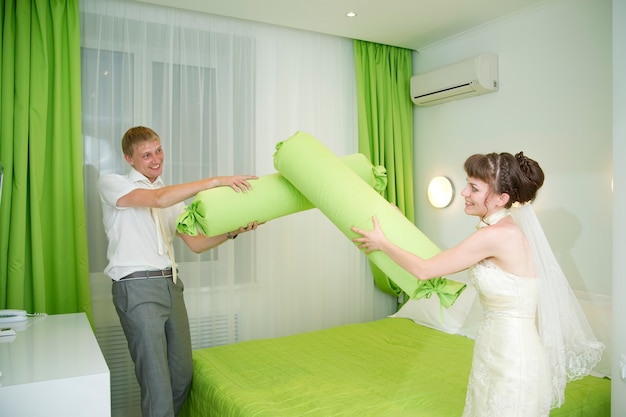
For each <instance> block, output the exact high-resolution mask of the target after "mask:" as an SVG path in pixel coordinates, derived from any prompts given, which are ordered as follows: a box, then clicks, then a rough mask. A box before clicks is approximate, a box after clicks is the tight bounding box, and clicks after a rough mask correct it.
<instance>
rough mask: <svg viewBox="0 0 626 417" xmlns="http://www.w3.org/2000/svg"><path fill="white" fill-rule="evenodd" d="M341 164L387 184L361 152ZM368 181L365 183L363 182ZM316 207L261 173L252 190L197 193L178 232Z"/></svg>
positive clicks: (214, 229)
mask: <svg viewBox="0 0 626 417" xmlns="http://www.w3.org/2000/svg"><path fill="white" fill-rule="evenodd" d="M339 163H340V164H342V165H343V167H345V168H346V169H347V170H348V171H350V172H351V173H353V174H354V175H355V176H357V178H359V180H360V181H361V182H362V183H363V184H365V185H366V186H368V187H370V188H372V187H374V188H375V189H377V190H379V191H380V192H382V190H384V188H385V187H386V186H387V176H386V173H385V169H384V168H383V167H373V166H372V164H371V163H370V162H369V160H368V159H367V158H366V157H365V155H363V154H358V153H357V154H353V155H348V156H345V157H343V158H341V160H340V162H339ZM366 181H367V182H366ZM314 207H315V206H314V205H313V204H311V202H310V201H309V200H308V199H307V198H306V197H304V196H303V195H302V193H300V192H299V191H298V190H297V189H296V188H294V186H293V185H292V184H291V183H290V182H289V181H287V180H286V179H285V178H283V177H282V176H281V175H280V174H278V173H275V174H270V175H265V176H261V177H259V178H258V179H256V180H253V181H252V189H250V190H248V191H247V192H245V193H243V192H235V190H233V189H232V188H231V187H216V188H211V189H209V190H206V191H202V192H200V193H198V194H197V195H196V196H195V198H194V200H193V201H192V203H191V204H190V205H189V206H188V207H187V208H186V210H185V212H183V213H182V214H181V215H180V216H178V219H177V226H176V229H177V230H178V232H180V233H184V234H187V235H191V236H196V235H197V234H198V231H200V233H202V234H203V235H205V236H216V235H220V234H222V233H226V232H231V231H233V230H237V229H239V228H240V227H242V226H246V225H247V224H248V223H250V222H253V221H258V222H260V223H262V222H266V221H269V220H272V219H276V218H279V217H282V216H285V215H287V214H292V213H297V212H300V211H304V210H309V209H312V208H314Z"/></svg>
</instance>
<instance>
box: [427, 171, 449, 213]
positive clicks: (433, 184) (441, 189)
mask: <svg viewBox="0 0 626 417" xmlns="http://www.w3.org/2000/svg"><path fill="white" fill-rule="evenodd" d="M453 196H454V187H453V186H452V182H451V181H450V180H449V179H448V178H446V177H435V178H433V179H432V180H430V184H428V201H430V204H432V206H433V207H435V208H444V207H447V206H449V205H450V203H451V202H452V197H453Z"/></svg>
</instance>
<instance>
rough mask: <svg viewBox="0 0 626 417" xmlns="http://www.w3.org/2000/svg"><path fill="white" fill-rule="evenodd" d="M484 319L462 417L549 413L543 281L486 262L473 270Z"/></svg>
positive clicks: (522, 416)
mask: <svg viewBox="0 0 626 417" xmlns="http://www.w3.org/2000/svg"><path fill="white" fill-rule="evenodd" d="M470 282H471V283H472V284H473V285H474V286H475V287H476V290H477V291H478V294H479V295H480V301H481V304H482V306H483V311H484V316H483V320H482V323H481V326H480V329H479V331H478V335H477V337H476V341H475V344H474V357H473V360H472V370H471V373H470V378H469V384H468V389H467V398H466V403H465V410H464V412H463V417H543V416H548V415H549V414H550V408H551V407H550V405H551V375H550V366H549V365H548V359H547V354H546V351H545V349H544V347H543V345H542V343H541V340H540V338H539V334H538V332H537V326H536V312H537V302H538V288H539V282H538V280H537V279H536V278H525V277H518V276H515V275H512V274H509V273H507V272H506V271H504V270H502V269H501V268H499V267H498V266H496V265H495V264H493V263H492V262H490V261H487V260H484V261H481V262H480V263H478V264H476V265H475V266H474V267H472V268H471V270H470Z"/></svg>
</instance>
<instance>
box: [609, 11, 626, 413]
mask: <svg viewBox="0 0 626 417" xmlns="http://www.w3.org/2000/svg"><path fill="white" fill-rule="evenodd" d="M624 74H626V0H613V164H614V174H613V175H614V176H615V194H614V200H613V207H614V213H615V214H614V219H613V230H614V233H613V298H614V299H615V300H618V301H617V302H615V303H614V304H613V323H614V325H613V375H615V378H614V379H613V384H612V385H611V387H612V403H611V408H612V412H611V414H612V416H613V417H618V416H623V415H626V383H625V382H624V381H623V380H621V379H620V378H619V377H618V375H619V372H618V366H619V363H620V360H622V359H621V356H622V355H626V328H625V326H624V317H626V303H623V302H619V301H621V300H623V298H624V296H626V273H625V272H624V266H625V265H626V260H625V259H624V254H626V236H625V235H624V233H620V232H623V231H624V230H626V224H625V223H626V215H624V206H625V205H626V183H625V182H626V164H625V162H626V119H625V118H624V114H626V79H625V78H624Z"/></svg>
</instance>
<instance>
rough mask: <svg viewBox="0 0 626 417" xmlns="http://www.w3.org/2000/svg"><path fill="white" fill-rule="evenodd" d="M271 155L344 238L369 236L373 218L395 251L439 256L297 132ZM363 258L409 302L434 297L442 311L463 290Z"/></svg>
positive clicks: (383, 258) (373, 256) (375, 257)
mask: <svg viewBox="0 0 626 417" xmlns="http://www.w3.org/2000/svg"><path fill="white" fill-rule="evenodd" d="M276 149H277V150H276V153H275V154H274V167H275V168H276V170H277V171H278V172H279V173H280V174H281V175H282V176H283V177H285V178H286V179H287V180H288V181H289V182H291V184H293V186H294V187H296V188H297V189H298V190H299V191H300V192H301V193H302V194H303V195H304V196H305V197H306V198H308V200H309V201H310V202H311V203H313V204H314V205H315V206H316V207H317V208H318V209H319V210H320V211H322V213H324V214H325V215H326V216H327V217H328V218H329V219H330V220H331V221H332V222H333V223H334V224H335V225H336V226H337V227H338V228H339V229H340V230H341V231H342V232H343V233H344V234H345V235H346V236H347V237H348V238H350V239H352V238H353V237H356V236H357V235H356V233H354V232H353V231H352V230H351V227H352V226H356V227H358V228H361V229H365V230H371V229H372V228H373V224H372V216H374V215H376V216H377V218H378V220H379V223H380V226H381V228H382V230H383V231H384V233H385V235H386V236H387V237H388V238H389V239H390V240H391V241H392V242H394V243H395V244H396V245H398V246H400V247H403V248H404V249H406V250H408V251H410V252H413V253H416V254H418V255H420V256H422V257H424V258H430V257H432V256H434V255H436V254H437V253H439V252H440V249H439V248H438V247H437V246H436V245H435V244H434V243H433V242H432V241H431V240H430V239H428V238H427V237H426V236H425V235H424V234H423V233H422V232H421V231H420V230H419V229H418V228H417V227H416V226H415V225H414V224H413V223H412V222H411V221H410V220H408V219H407V218H406V217H405V216H404V215H403V214H402V213H401V212H400V211H399V210H398V209H397V208H396V207H394V206H392V205H391V204H390V203H389V202H388V201H387V200H385V199H384V198H383V197H382V196H381V195H380V194H378V193H377V192H376V191H374V190H373V189H372V187H370V186H369V185H368V184H367V183H365V182H364V181H363V180H362V179H361V178H359V177H358V176H357V175H356V174H355V173H354V172H352V171H351V170H350V169H348V168H347V167H346V166H345V164H343V163H342V162H341V160H340V159H339V158H338V157H337V156H335V155H334V154H333V153H332V152H331V151H330V150H329V149H328V148H326V147H325V146H324V145H323V144H322V143H321V142H319V141H318V140H317V139H315V138H314V137H312V136H310V135H308V134H306V133H303V132H298V133H296V134H295V135H293V136H292V137H290V138H289V139H287V140H285V141H283V142H280V143H278V144H277V145H276ZM368 257H369V259H370V260H371V261H372V262H373V263H374V264H375V265H376V266H378V268H380V269H381V270H382V271H383V272H384V273H385V274H387V276H388V277H389V279H390V280H391V281H393V282H394V283H396V284H397V285H398V287H400V288H401V289H402V290H403V291H404V292H405V293H407V294H408V295H409V297H411V298H422V297H427V298H429V297H430V296H431V295H432V294H433V293H437V294H438V295H439V298H440V299H441V303H442V305H444V306H446V307H447V306H450V305H452V304H453V303H454V301H455V300H456V298H457V297H458V296H459V294H460V293H461V292H462V291H463V289H465V284H463V283H460V282H457V281H452V280H447V279H445V278H436V279H432V280H428V281H420V280H418V279H417V278H415V277H414V276H413V275H411V274H410V273H409V272H407V271H406V270H404V269H403V268H401V267H400V266H398V265H397V264H396V263H395V262H393V261H392V260H391V259H390V258H389V257H388V256H387V255H386V254H384V253H383V252H380V251H375V252H372V253H370V254H369V255H368Z"/></svg>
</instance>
